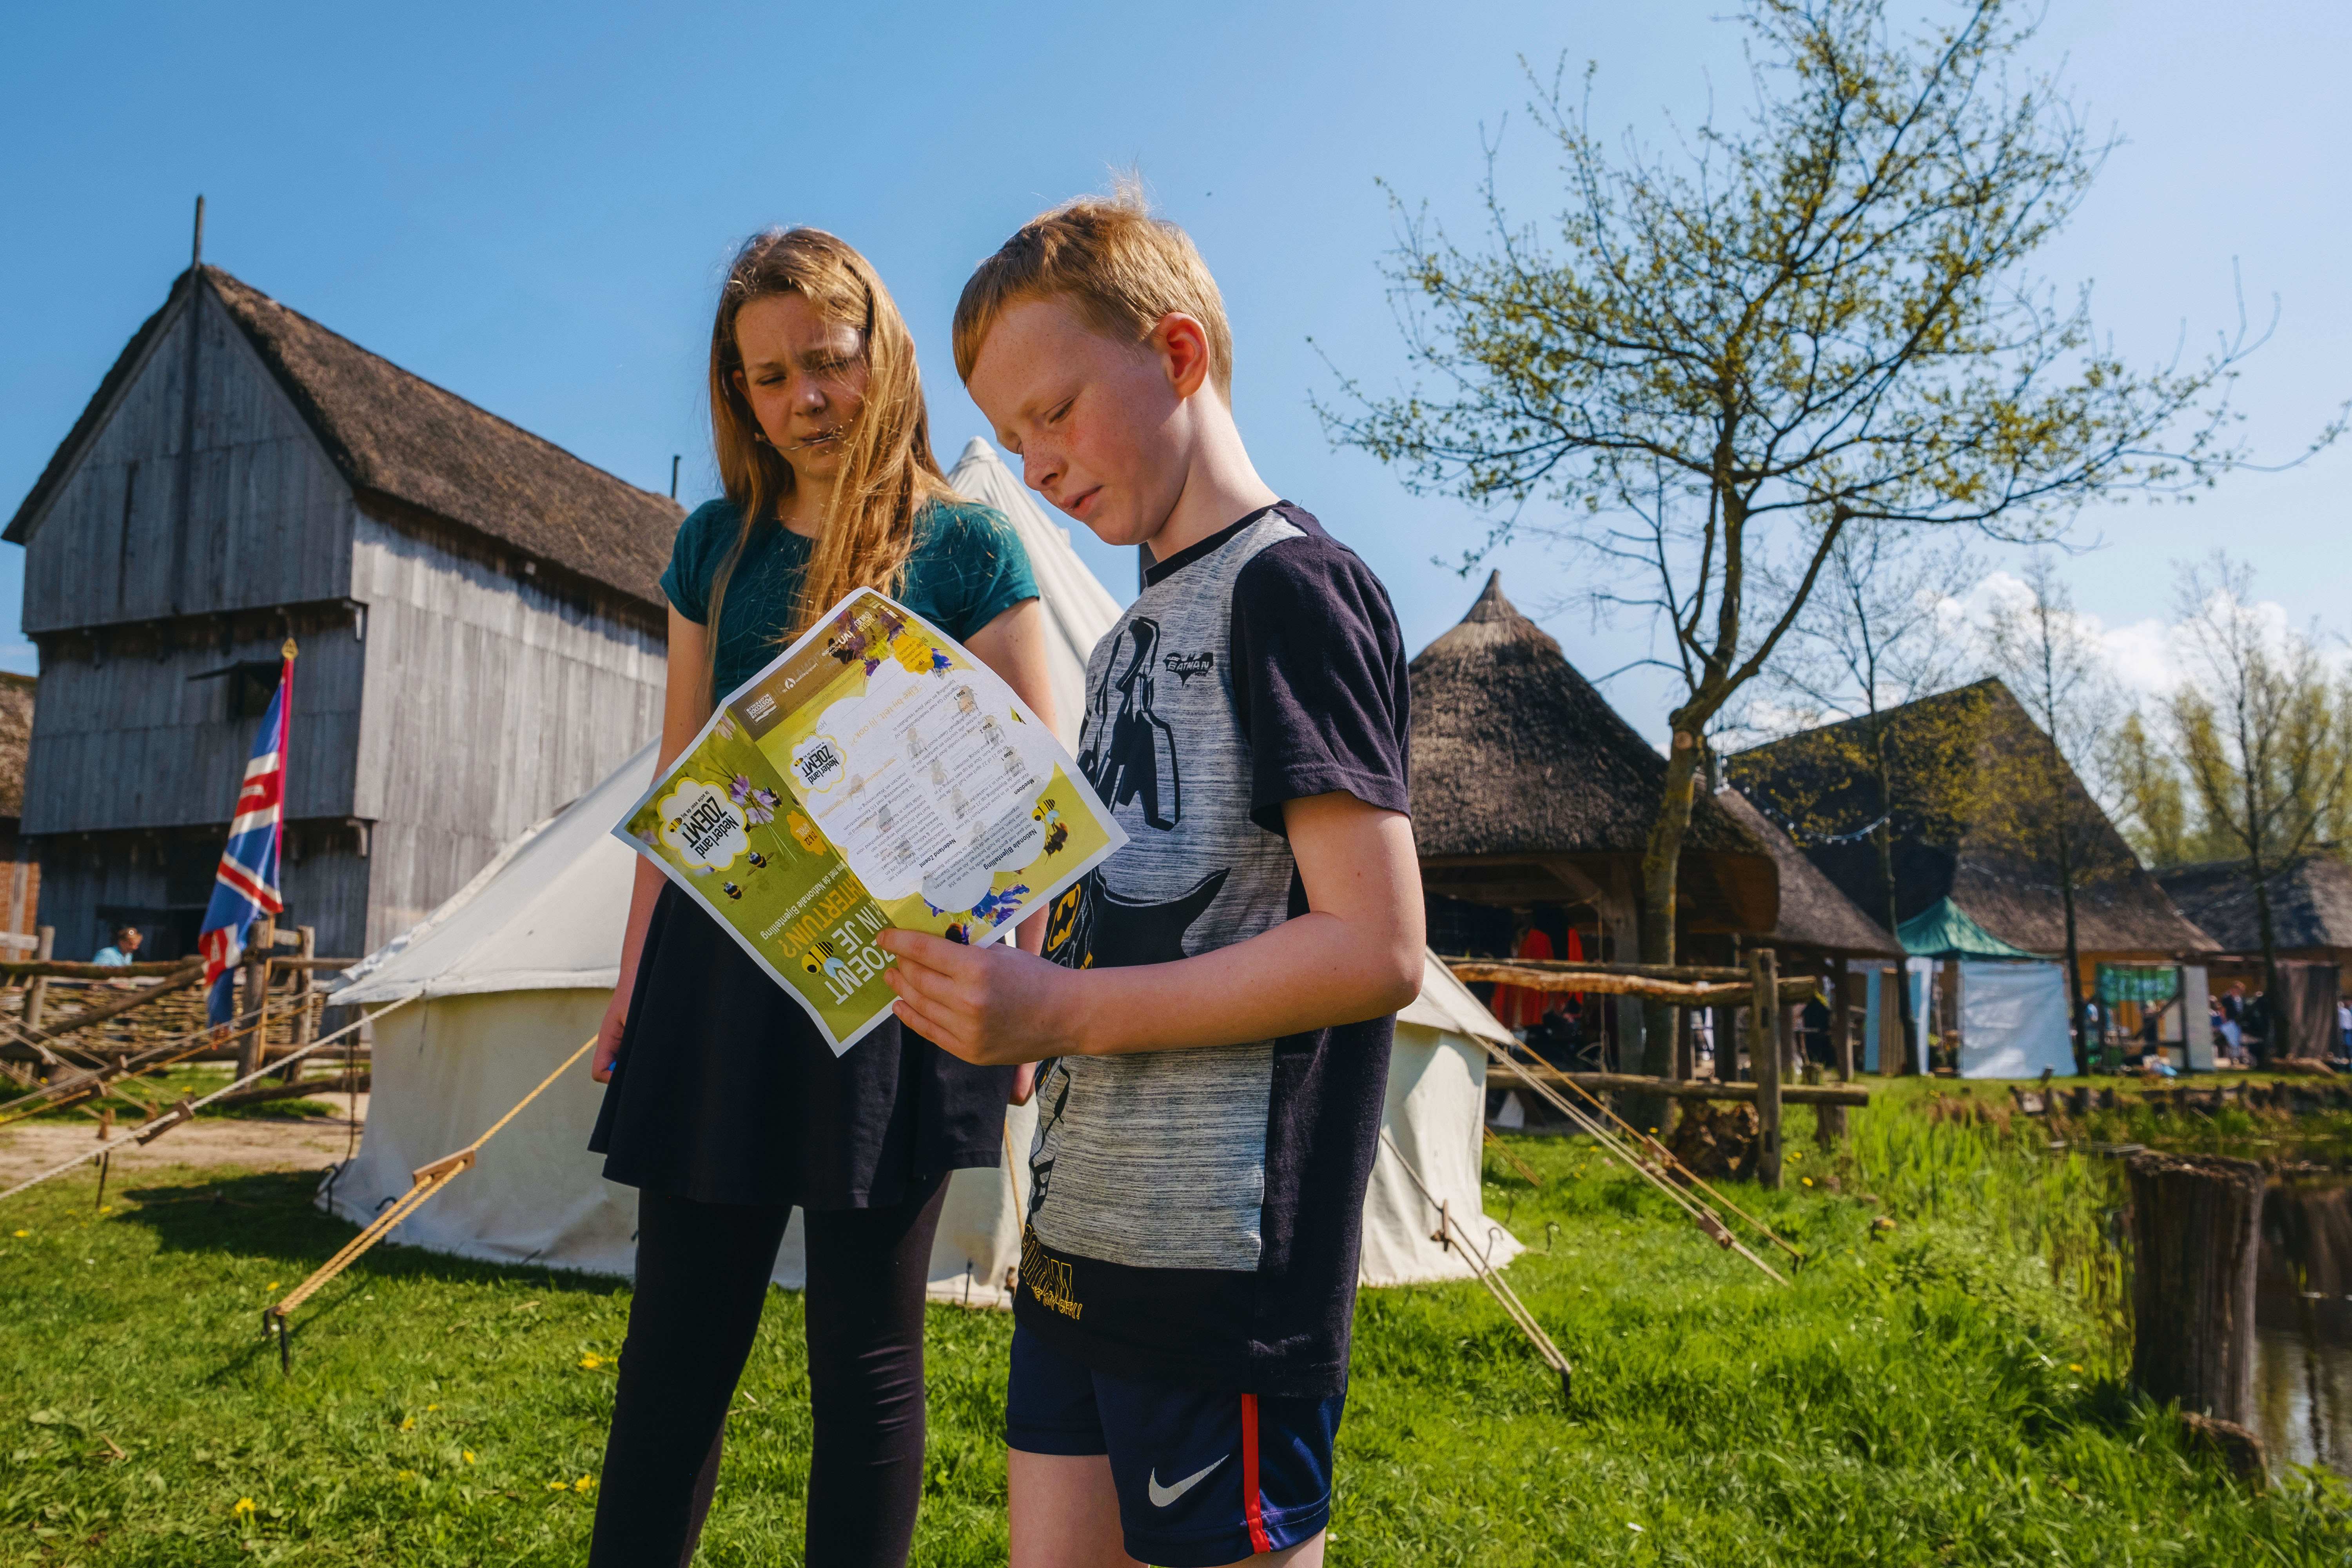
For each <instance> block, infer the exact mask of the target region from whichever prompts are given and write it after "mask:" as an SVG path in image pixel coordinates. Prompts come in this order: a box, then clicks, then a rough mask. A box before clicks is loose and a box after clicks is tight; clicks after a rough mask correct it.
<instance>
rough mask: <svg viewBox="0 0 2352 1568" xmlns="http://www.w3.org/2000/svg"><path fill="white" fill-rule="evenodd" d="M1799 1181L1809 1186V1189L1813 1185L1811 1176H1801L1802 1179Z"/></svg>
mask: <svg viewBox="0 0 2352 1568" xmlns="http://www.w3.org/2000/svg"><path fill="white" fill-rule="evenodd" d="M1797 1179H1798V1180H1799V1181H1801V1182H1802V1183H1804V1184H1805V1185H1807V1186H1809V1187H1810V1186H1811V1185H1812V1184H1813V1179H1812V1177H1811V1176H1800V1177H1798V1178H1797Z"/></svg>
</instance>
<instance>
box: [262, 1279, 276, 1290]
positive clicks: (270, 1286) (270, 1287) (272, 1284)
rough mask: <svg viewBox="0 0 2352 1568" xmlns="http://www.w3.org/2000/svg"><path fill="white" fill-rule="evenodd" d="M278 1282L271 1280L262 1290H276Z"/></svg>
mask: <svg viewBox="0 0 2352 1568" xmlns="http://www.w3.org/2000/svg"><path fill="white" fill-rule="evenodd" d="M262 1289H265V1290H275V1289H278V1281H277V1280H275V1279H272V1280H271V1281H270V1282H269V1283H268V1284H267V1285H264V1286H263V1287H262Z"/></svg>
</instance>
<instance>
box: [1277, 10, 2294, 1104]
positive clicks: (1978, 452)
mask: <svg viewBox="0 0 2352 1568" xmlns="http://www.w3.org/2000/svg"><path fill="white" fill-rule="evenodd" d="M2014 13H2015V7H2014V6H2013V5H2011V4H2008V3H2007V0H1981V3H1978V4H1960V5H1954V6H1952V7H1951V9H1950V10H1949V11H1948V13H1947V15H1948V17H1949V21H1948V25H1946V26H1938V27H1930V28H1928V30H1927V31H1926V32H1924V33H1921V34H1919V35H1917V36H1905V35H1903V34H1902V33H1900V32H1899V31H1898V29H1897V28H1895V26H1892V25H1890V24H1889V22H1888V21H1887V18H1886V16H1885V5H1884V0H1748V4H1747V5H1745V7H1744V8H1743V10H1742V12H1741V15H1740V18H1739V19H1740V22H1741V24H1742V25H1743V26H1745V27H1746V29H1747V32H1748V38H1749V58H1750V62H1751V78H1752V85H1753V89H1754V94H1755V102H1754V107H1753V109H1752V110H1751V111H1750V112H1749V113H1748V116H1747V118H1746V121H1745V122H1744V123H1736V122H1735V123H1728V124H1725V123H1717V122H1716V121H1713V120H1712V119H1711V120H1710V121H1707V122H1706V123H1705V124H1703V125H1702V126H1701V127H1699V129H1698V131H1697V132H1696V134H1695V136H1693V137H1691V138H1689V139H1687V140H1686V141H1685V142H1683V143H1682V144H1681V147H1680V150H1679V152H1678V153H1675V155H1673V156H1671V157H1670V156H1667V155H1664V154H1660V153H1654V152H1653V151H1651V150H1649V149H1647V148H1645V147H1643V146H1642V145H1640V144H1637V143H1633V142H1628V144H1627V146H1626V147H1625V149H1624V151H1623V153H1622V156H1618V157H1612V154H1611V153H1610V151H1609V150H1608V149H1607V148H1605V147H1604V146H1603V144H1602V142H1601V141H1600V140H1599V139H1598V138H1597V137H1596V136H1595V134H1594V132H1593V130H1592V125H1591V113H1590V109H1589V106H1588V107H1584V108H1580V107H1578V106H1577V105H1575V104H1573V103H1571V102H1570V101H1569V100H1568V99H1567V97H1566V96H1565V94H1564V91H1563V85H1562V82H1561V80H1560V79H1559V78H1555V79H1553V81H1552V83H1551V86H1550V88H1549V91H1548V92H1541V91H1540V90H1539V97H1538V102H1537V103H1536V104H1535V106H1534V108H1533V110H1532V112H1533V114H1534V117H1535V119H1536V121H1537V122H1538V125H1539V126H1540V127H1541V128H1542V129H1543V130H1544V131H1545V132H1547V133H1548V134H1549V136H1551V137H1552V138H1553V139H1554V140H1555V141H1556V142H1557V143H1558V146H1559V151H1560V153H1562V155H1563V157H1564V160H1565V170H1564V174H1565V179H1566V184H1567V192H1566V203H1565V207H1564V210H1563V211H1562V213H1561V214H1560V216H1559V219H1558V231H1557V238H1556V242H1555V243H1556V245H1557V247H1558V248H1557V252H1555V251H1554V250H1552V249H1550V248H1548V247H1547V245H1546V243H1545V242H1544V241H1543V240H1542V239H1541V238H1540V237H1538V234H1537V233H1536V231H1535V230H1533V229H1532V228H1528V227H1525V226H1519V225H1517V224H1516V223H1515V222H1514V221H1513V220H1512V219H1511V218H1510V216H1508V214H1507V212H1506V211H1505V208H1504V206H1503V204H1502V202H1501V199H1500V197H1499V195H1497V192H1496V183H1495V178H1494V174H1493V173H1492V171H1491V169H1490V172H1489V174H1488V177H1487V179H1486V184H1485V186H1484V189H1483V192H1482V195H1483V199H1484V205H1485V207H1486V216H1487V219H1488V223H1489V226H1490V229H1489V234H1488V236H1487V240H1486V244H1485V246H1484V247H1481V248H1479V249H1477V250H1475V251H1465V250H1464V249H1462V248H1460V247H1456V246H1455V245H1454V244H1452V243H1451V242H1449V241H1448V240H1447V239H1446V237H1445V236H1444V233H1443V232H1442V230H1439V229H1437V228H1435V227H1433V226H1430V225H1429V224H1428V223H1427V222H1426V221H1425V220H1423V219H1420V218H1412V217H1408V218H1406V219H1405V220H1404V222H1403V223H1402V232H1401V243H1400V247H1399V249H1398V252H1397V254H1396V256H1395V257H1394V258H1393V260H1392V262H1391V266H1390V276H1391V285H1392V289H1391V298H1392V299H1393V300H1394V301H1395V303H1396V306H1397V310H1398V315H1399V321H1400V325H1401V327H1402V331H1403V332H1404V334H1405V336H1406V340H1407V344H1408V347H1409V349H1410V352H1411V355H1412V361H1413V363H1414V364H1415V366H1416V369H1417V373H1418V374H1421V375H1422V376H1423V377H1424V383H1425V384H1423V386H1420V387H1415V388H1412V389H1409V390H1407V391H1404V392H1402V393H1400V394H1399V395H1393V396H1387V397H1374V396H1370V395H1366V394H1365V393H1363V392H1362V390H1361V389H1360V387H1359V386H1358V385H1357V384H1355V383H1353V382H1346V381H1343V382H1342V392H1341V395H1340V398H1339V405H1338V406H1333V405H1328V404H1321V403H1318V411H1319V412H1321V413H1322V414H1323V416H1324V417H1325V420H1326V423H1327V427H1328V430H1329V432H1330V434H1331V437H1332V438H1333V439H1334V440H1335V441H1336V442H1339V444H1342V445H1349V446H1356V447H1362V448H1364V449H1366V450H1368V451H1370V452H1371V453H1373V454H1374V455H1376V456H1378V457H1379V458H1381V459H1383V460H1384V461H1389V462H1392V463H1395V464H1398V465H1400V466H1401V467H1402V468H1403V470H1404V471H1405V475H1406V481H1405V482H1406V483H1407V484H1408V486H1410V487H1411V488H1412V489H1417V490H1423V491H1437V492H1443V493H1447V494H1453V495H1457V496H1460V497H1464V498H1466V499H1468V500H1472V501H1474V502H1477V503H1480V504H1482V505H1488V506H1494V507H1497V508H1500V509H1502V513H1503V515H1502V518H1501V521H1498V522H1497V523H1496V524H1494V525H1493V526H1492V527H1491V528H1490V529H1489V530H1488V531H1486V535H1485V538H1484V540H1483V541H1482V542H1476V543H1475V544H1474V545H1473V546H1472V547H1471V548H1470V549H1468V550H1466V551H1465V552H1464V558H1465V565H1466V564H1467V563H1474V562H1475V560H1477V559H1478V558H1479V557H1480V556H1482V555H1483V554H1484V553H1485V552H1486V551H1488V550H1491V549H1492V548H1494V547H1495V546H1496V545H1497V544H1499V543H1500V542H1503V541H1504V540H1505V539H1507V538H1508V537H1510V536H1511V535H1512V534H1513V532H1514V531H1516V530H1517V529H1519V528H1521V527H1522V526H1525V527H1528V528H1530V529H1535V530H1538V531H1542V532H1544V533H1546V534H1547V535H1548V536H1549V537H1552V538H1554V539H1556V540H1559V541H1562V542H1569V543H1571V544H1573V545H1577V546H1581V547H1583V548H1585V549H1588V550H1591V551H1592V552H1597V553H1598V555H1599V557H1600V558H1601V562H1602V563H1603V564H1604V565H1605V566H1607V567H1609V568H1611V569H1612V572H1611V575H1613V576H1622V575H1623V574H1625V573H1627V572H1631V573H1633V574H1634V575H1633V579H1632V580H1634V581H1639V582H1645V583H1646V584H1647V586H1646V587H1644V588H1639V589H1634V590H1632V591H1631V592H1629V593H1628V594H1627V595H1625V599H1624V602H1627V603H1632V604H1636V605H1646V606H1647V607H1648V609H1650V610H1651V611H1652V612H1654V614H1655V615H1656V616H1657V618H1658V624H1659V625H1660V626H1663V627H1664V628H1665V629H1667V630H1669V631H1670V632H1671V635H1672V637H1673V646H1674V655H1673V662H1674V664H1675V667H1676V668H1679V669H1680V671H1681V673H1682V675H1683V678H1684V681H1685V690H1686V694H1685V700H1683V701H1681V702H1680V703H1679V704H1677V705H1676V706H1675V709H1674V710H1673V712H1672V713H1671V714H1670V715H1669V721H1670V727H1671V730H1672V734H1673V744H1672V746H1671V748H1670V750H1669V752H1668V765H1667V773H1666V783H1665V787H1664V792H1663V798H1662V799H1661V801H1660V803H1659V806H1658V810H1657V815H1656V817H1655V818H1654V823H1653V826H1652V828H1651V831H1650V835H1649V838H1648V842H1647V844H1646V847H1645V849H1644V853H1643V867H1642V881H1643V904H1642V910H1641V947H1642V956H1643V958H1644V959H1645V960H1647V961H1649V962H1653V963H1661V962H1671V961H1672V960H1673V958H1674V955H1675V881H1676V876H1677V872H1678V869H1679V866H1680V861H1681V855H1682V847H1683V841H1684V837H1685V834H1686V832H1687V830H1688V827H1689V824H1690V816H1691V810H1692V805H1693V799H1694V793H1695V792H1694V783H1695V778H1696V773H1697V770H1698V767H1699V762H1700V757H1699V753H1700V751H1701V747H1700V745H1699V743H1698V738H1699V737H1700V736H1701V735H1703V734H1705V733H1706V731H1708V730H1709V728H1710V727H1712V726H1713V725H1714V723H1715V722H1716V721H1717V716H1718V715H1719V714H1721V713H1723V712H1724V711H1725V710H1726V709H1727V705H1729V704H1730V703H1731V702H1732V701H1733V700H1734V699H1735V698H1736V697H1738V694H1739V693H1740V691H1741V690H1742V689H1743V688H1745V687H1746V686H1747V685H1748V683H1749V682H1750V681H1752V680H1754V679H1756V677H1757V676H1758V674H1759V672H1760V671H1761V670H1762V669H1763V668H1765V667H1766V665H1767V664H1768V663H1769V661H1770V659H1771V658H1773V656H1774V654H1775V652H1776V650H1777V649H1778V648H1779V647H1780V644H1781V643H1782V641H1783V639H1784V638H1785V637H1787V636H1788V635H1789V633H1790V628H1791V626H1793V625H1794V624H1795V622H1796V619H1797V617H1798V616H1799V614H1800V612H1801V610H1802V608H1803V606H1804V604H1805V601H1806V599H1807V597H1808V596H1809V595H1811V592H1812V591H1813V589H1814V586H1815V584H1816V583H1817V582H1818V581H1819V579H1820V577H1821V574H1822V571H1823V570H1824V569H1825V567H1826V566H1827V564H1828V563H1829V561H1830V559H1831V555H1832V552H1833V551H1834V550H1835V548H1836V546H1837V542H1838V541H1839V540H1840V539H1841V538H1842V537H1843V535H1844V533H1845V532H1846V531H1847V530H1848V529H1850V528H1853V527H1855V526H1857V525H1872V524H1885V525H1890V526H1898V527H1916V528H1931V527H1973V528H1978V529H1981V530H1985V531H1991V532H1995V533H1999V534H2002V535H2004V536H2011V537H2026V536H2035V537H2038V536H2040V535H2042V533H2044V532H2046V531H2048V529H2049V528H2050V527H2052V526H2053V522H2052V521H2051V520H2053V519H2054V518H2056V517H2058V516H2061V515H2063V513H2064V512H2066V511H2068V510H2071V509H2073V508H2075V507H2078V506H2080V505H2082V504H2083V503H2084V502H2085V501H2088V500H2093V499H2095V498H2097V497H2100V496H2103V495H2108V494H2112V493H2115V492H2116V491H2118V490H2122V489H2130V488H2143V489H2144V488H2167V487H2180V486H2189V485H2196V484H2201V483H2205V482H2208V481H2210V479H2212V478H2213V476H2214V475H2215V474H2216V473H2218V472H2219V471H2221V469H2222V468H2227V467H2228V466H2230V465H2231V463H2232V462H2234V461H2235V460H2237V458H2238V457H2239V455H2240V454H2239V452H2238V450H2237V448H2235V447H2232V446H2231V445H2230V444H2229V441H2228V440H2227V439H2226V435H2225V430H2224V425H2225V423H2226V421H2227V418H2228V415H2227V412H2226V407H2225V399H2224V396H2223V394H2224V392H2225V390H2226V382H2227V379H2228V377H2229V375H2230V374H2231V367H2232V366H2233V365H2234V364H2235V363H2236V362H2237V360H2238V358H2239V357H2240V355H2241V354H2242V353H2244V352H2245V351H2246V349H2247V348H2248V346H2249V344H2248V342H2247V337H2246V334H2245V332H2244V331H2243V330H2242V329H2241V331H2240V332H2239V333H2238V336H2237V338H2236V339H2235V340H2234V341H2233V342H2227V343H2224V344H2222V345H2221V347H2219V348H2217V350H2216V351H2215V352H2214V353H2213V354H2212V355H2211V356H2210V357H2209V358H2208V359H2206V360H2204V361H2203V362H2201V363H2194V364H2189V365H2186V367H2185V368H2184V364H2183V362H2181V361H2179V359H2178V358H2176V359H2175V360H2174V361H2173V362H2172V363H2168V364H2158V365H2156V366H2154V367H2152V368H2138V367H2136V366H2134V365H2132V364H2130V363H2126V361H2125V360H2124V359H2122V358H2121V357H2120V356H2119V355H2118V354H2117V353H2115V352H2114V351H2113V350H2112V349H2111V348H2109V347H2106V346H2105V345H2103V344H2101V343H2100V342H2098V341H2097V340H2096V338H2095V335H2094V332H2093V330H2092V323H2091V320H2090V316H2089V313H2088V309H2087V304H2086V302H2085V300H2084V297H2082V296H2080V295H2078V296H2076V297H2075V298H2074V300H2073V302H2072V303H2064V302H2062V301H2061V300H2059V299H2058V298H2057V297H2056V295H2055V294H2054V293H2053V290H2051V289H2049V288H2047V287H2046V286H2043V285H2042V284H2041V283H2039V282H2038V281H2037V280H2035V279H2032V278H2030V277H2029V276H2027V275H2026V274H2025V272H2024V266H2025V263H2026V262H2027V260H2028V258H2030V257H2032V255H2033V253H2034V252H2035V251H2036V250H2037V249H2038V247H2041V246H2042V243H2043V242H2044V241H2045V240H2047V239H2048V238H2049V237H2051V236H2052V235H2053V233H2054V232H2055V231H2056V229H2057V228H2058V227H2059V226H2061V225H2062V224H2063V223H2064V221H2065V220H2066V219H2067V217H2068V216H2070V215H2071V214H2072V213H2073V211H2074V205H2075V204H2076V203H2077V202H2078V201H2080V200H2081V198H2082V196H2083V195H2084V192H2085V191H2086V190H2087V189H2088V188H2089V185H2090V184H2091V182H2092V179H2093V176H2094V175H2095V173H2096V172H2097V169H2098V167H2099V164H2100V162H2101V160H2102V158H2103V156H2104V154H2105V151H2106V145H2105V143H2103V142H2099V141H2098V140H2096V139H2095V138H2094V137H2092V136H2090V135H2089V134H2087V133H2086V132H2084V129H2083V127H2082V126H2081V125H2080V124H2079V123H2077V121H2075V119H2074V116H2073V114H2072V113H2071V111H2070V110H2069V108H2068V106H2067V103H2066V101H2065V99H2064V98H2063V95H2062V94H2061V93H2060V92H2059V91H2058V90H2057V89H2056V88H2055V87H2054V86H2053V84H2052V83H2051V82H2049V81H2048V80H2046V79H2040V78H2034V79H2022V78H2021V75H2020V74H2019V73H2020V72H2021V67H2020V64H2019V62H2020V58H2021V56H2020V51H2021V48H2022V47H2023V46H2024V44H2025V43H2026V41H2027V39H2028V38H2029V37H2031V35H2032V25H2031V24H2030V23H2029V22H2025V21H2021V20H2020V19H2018V17H2017V16H2016V15H2015V14H2014ZM1491 151H1492V150H1491V149H1490V153H1491ZM2168 432H2177V433H2179V439H2176V440H2171V441H2166V439H2165V437H2166V434H2167V433H2168ZM1538 498H1540V499H1543V500H1549V501H1552V502H1555V503H1557V504H1558V505H1559V507H1560V508H1561V511H1560V513H1559V514H1558V515H1557V517H1556V518H1555V519H1554V520H1553V521H1531V520H1527V516H1526V509H1527V507H1528V504H1529V503H1530V502H1533V501H1535V500H1538ZM1776 555H1777V556H1778V557H1779V558H1780V559H1781V560H1782V561H1783V562H1784V563H1785V566H1786V572H1785V577H1784V581H1785V582H1786V583H1787V584H1789V586H1788V589H1787V591H1786V592H1785V593H1782V594H1779V595H1769V594H1765V593H1764V592H1763V590H1762V589H1761V588H1760V587H1759V572H1758V568H1759V566H1761V565H1763V564H1765V563H1769V562H1770V561H1772V560H1773V559H1774V558H1775V557H1776ZM1759 596H1763V597H1765V598H1766V599H1767V602H1766V603H1765V604H1763V605H1762V606H1761V608H1760V610H1759V606H1758V605H1757V600H1758V599H1759ZM1662 1023H1663V1010H1662V1009H1661V1010H1659V1015H1658V1016H1654V1017H1652V1018H1650V1019H1649V1020H1648V1021H1647V1028H1646V1032H1647V1034H1648V1035H1649V1036H1650V1038H1649V1040H1648V1041H1647V1044H1646V1047H1645V1051H1644V1060H1645V1064H1646V1066H1647V1068H1648V1070H1649V1071H1651V1072H1652V1073H1654V1074H1657V1075H1661V1076H1663V1075H1664V1074H1665V1073H1666V1072H1668V1071H1670V1070H1671V1050H1672V1043H1671V1041H1670V1040H1669V1039H1667V1038H1666V1037H1665V1031H1664V1028H1663V1027H1662V1026H1661V1025H1662Z"/></svg>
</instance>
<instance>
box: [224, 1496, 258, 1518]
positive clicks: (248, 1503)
mask: <svg viewBox="0 0 2352 1568" xmlns="http://www.w3.org/2000/svg"><path fill="white" fill-rule="evenodd" d="M229 1512H231V1513H233V1514H235V1515H236V1517H237V1518H239V1519H243V1518H245V1517H246V1516H247V1515H248V1514H250V1513H252V1512H253V1500H252V1499H251V1498H249V1497H241V1498H239V1499H237V1500H236V1507H235V1508H233V1509H231V1510H229Z"/></svg>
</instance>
